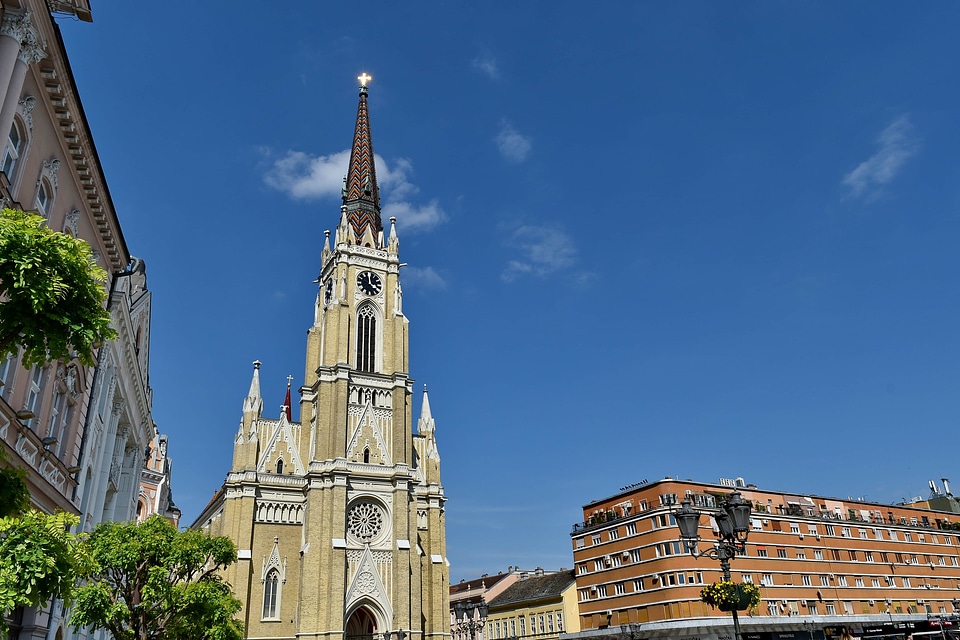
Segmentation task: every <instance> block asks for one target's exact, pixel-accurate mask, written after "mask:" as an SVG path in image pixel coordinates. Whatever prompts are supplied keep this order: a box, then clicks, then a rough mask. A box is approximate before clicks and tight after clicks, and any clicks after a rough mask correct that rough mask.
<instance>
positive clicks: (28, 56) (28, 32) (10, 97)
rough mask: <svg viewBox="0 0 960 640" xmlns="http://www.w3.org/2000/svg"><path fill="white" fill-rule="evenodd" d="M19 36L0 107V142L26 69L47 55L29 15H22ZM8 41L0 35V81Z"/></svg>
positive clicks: (18, 97)
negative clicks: (19, 39)
mask: <svg viewBox="0 0 960 640" xmlns="http://www.w3.org/2000/svg"><path fill="white" fill-rule="evenodd" d="M5 23H6V17H4V24H5ZM0 29H2V27H0ZM20 36H21V41H20V43H19V49H18V51H17V54H16V58H15V59H14V60H13V68H12V70H11V73H10V76H9V83H8V84H7V93H6V95H5V96H4V97H3V106H2V107H0V140H2V135H3V134H4V133H8V132H9V131H10V127H11V126H12V125H13V114H14V113H16V111H17V102H18V101H19V100H20V92H21V91H22V90H23V79H24V78H25V77H26V76H27V67H28V66H29V65H31V64H35V63H37V62H40V61H41V60H43V58H45V57H46V55H47V54H46V53H44V51H43V45H42V44H41V43H40V38H39V37H38V36H37V32H36V31H35V30H34V29H33V25H32V24H30V14H29V13H24V14H22V20H21V21H20ZM8 40H10V38H9V37H8V36H6V35H0V80H2V79H3V78H4V76H3V75H2V74H3V73H4V71H5V69H6V67H5V65H6V64H7V60H6V58H4V57H3V56H5V55H6V49H5V48H4V47H7V46H8V43H7V41H8ZM0 86H2V85H0Z"/></svg>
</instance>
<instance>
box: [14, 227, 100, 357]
mask: <svg viewBox="0 0 960 640" xmlns="http://www.w3.org/2000/svg"><path fill="white" fill-rule="evenodd" d="M106 280H107V272H106V271H104V270H103V269H101V268H100V267H98V266H97V265H96V263H95V262H94V261H93V255H92V253H91V251H90V245H88V244H87V243H86V242H85V241H83V240H79V239H77V238H73V237H71V236H69V235H67V234H65V233H60V232H57V231H54V230H53V229H50V228H49V227H48V226H47V224H46V220H44V219H43V218H42V217H41V216H38V215H36V214H32V213H25V212H23V211H16V210H14V209H4V210H3V211H2V212H0V359H2V358H7V357H15V356H16V355H17V351H18V347H20V346H22V347H23V348H24V355H23V364H24V365H25V366H28V367H29V366H30V365H33V364H39V363H42V362H47V361H49V360H59V359H60V358H68V357H70V356H71V355H72V354H73V353H74V352H75V353H76V356H77V358H78V359H79V360H80V362H82V363H83V364H85V365H88V366H93V365H94V364H95V363H94V358H93V354H92V349H93V348H94V347H95V346H97V345H98V344H101V343H103V342H104V341H106V340H110V339H112V338H114V337H115V336H116V333H115V332H114V330H113V329H112V328H111V327H110V314H109V313H107V311H106V310H105V309H104V306H103V304H104V301H105V300H106V296H107V293H106V291H105V290H104V288H103V283H105V282H106Z"/></svg>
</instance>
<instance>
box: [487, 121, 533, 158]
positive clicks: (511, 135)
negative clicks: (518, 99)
mask: <svg viewBox="0 0 960 640" xmlns="http://www.w3.org/2000/svg"><path fill="white" fill-rule="evenodd" d="M494 141H495V142H496V143H497V148H498V149H500V155H502V156H503V157H504V158H506V159H507V160H509V161H511V162H523V161H524V160H526V159H527V156H528V155H530V147H531V143H530V138H529V137H527V136H524V135H522V134H521V133H520V132H519V131H517V130H516V129H514V128H513V125H512V124H510V123H509V122H508V121H507V120H501V121H500V131H499V132H498V133H497V137H496V138H494Z"/></svg>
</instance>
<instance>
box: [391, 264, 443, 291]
mask: <svg viewBox="0 0 960 640" xmlns="http://www.w3.org/2000/svg"><path fill="white" fill-rule="evenodd" d="M400 275H401V276H402V277H403V282H404V284H406V285H409V286H410V287H411V288H414V289H445V288H446V287H447V282H446V280H444V279H443V277H442V276H441V275H440V274H439V273H437V272H436V271H435V270H434V268H433V267H404V268H403V273H402V274H400Z"/></svg>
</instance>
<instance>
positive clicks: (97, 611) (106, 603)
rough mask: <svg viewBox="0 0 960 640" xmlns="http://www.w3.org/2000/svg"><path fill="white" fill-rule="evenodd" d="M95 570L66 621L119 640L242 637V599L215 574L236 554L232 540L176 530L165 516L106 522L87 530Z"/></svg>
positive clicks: (236, 639) (224, 638)
mask: <svg viewBox="0 0 960 640" xmlns="http://www.w3.org/2000/svg"><path fill="white" fill-rule="evenodd" d="M89 544H90V547H91V549H92V551H93V556H94V558H95V559H96V561H97V563H98V564H99V570H98V571H97V572H96V573H95V574H94V576H93V578H92V579H91V581H90V583H89V584H87V585H84V586H82V587H80V589H79V590H78V592H77V597H76V604H75V605H74V608H73V616H72V618H71V620H70V623H71V624H72V625H74V627H77V628H80V627H85V626H90V627H93V628H94V629H101V628H102V629H106V630H107V631H109V632H110V633H111V634H113V637H114V638H115V639H116V640H159V639H161V638H163V639H166V640H188V639H192V640H239V639H240V638H242V637H243V626H242V624H241V623H240V621H239V620H237V619H236V618H235V617H234V616H235V615H236V613H237V612H238V611H240V607H241V604H240V601H239V600H237V599H236V598H235V597H234V595H233V591H232V590H231V588H230V585H228V584H227V583H226V582H225V581H224V580H223V579H222V578H220V576H219V575H218V574H217V572H218V571H219V570H220V569H222V568H223V567H226V566H228V565H230V564H232V563H233V562H235V561H236V559H237V549H236V547H235V546H234V544H233V542H231V541H230V539H229V538H225V537H219V538H211V537H210V536H208V535H206V534H204V533H202V532H200V531H195V530H187V531H177V530H176V528H174V526H173V525H172V524H170V523H169V522H167V521H166V520H165V519H164V518H163V517H161V516H159V515H155V516H152V517H150V518H149V519H147V520H146V521H145V522H143V523H140V524H137V523H133V522H105V523H103V524H101V525H99V526H98V527H97V528H96V529H94V531H93V533H91V534H90V541H89Z"/></svg>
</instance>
